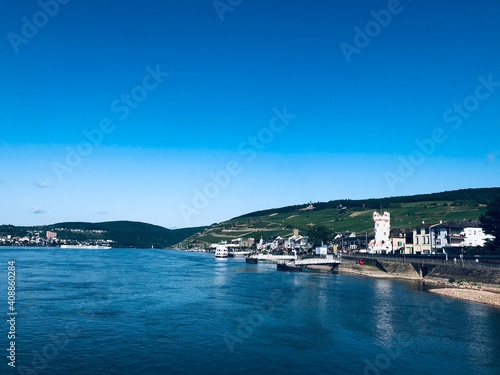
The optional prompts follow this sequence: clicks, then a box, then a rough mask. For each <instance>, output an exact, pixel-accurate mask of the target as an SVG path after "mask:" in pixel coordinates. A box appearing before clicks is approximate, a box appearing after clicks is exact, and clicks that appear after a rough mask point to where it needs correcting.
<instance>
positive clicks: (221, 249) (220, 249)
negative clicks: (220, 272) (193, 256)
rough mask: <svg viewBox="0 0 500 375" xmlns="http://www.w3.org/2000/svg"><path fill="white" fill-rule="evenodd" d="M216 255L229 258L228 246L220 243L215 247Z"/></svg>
mask: <svg viewBox="0 0 500 375" xmlns="http://www.w3.org/2000/svg"><path fill="white" fill-rule="evenodd" d="M215 257H216V258H227V257H229V251H228V250H227V247H226V246H223V245H219V246H217V247H216V248H215Z"/></svg>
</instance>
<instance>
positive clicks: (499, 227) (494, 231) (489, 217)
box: [479, 198, 500, 251]
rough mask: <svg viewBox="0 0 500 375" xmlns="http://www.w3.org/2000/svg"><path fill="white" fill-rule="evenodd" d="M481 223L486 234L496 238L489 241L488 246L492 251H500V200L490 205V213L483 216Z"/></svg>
mask: <svg viewBox="0 0 500 375" xmlns="http://www.w3.org/2000/svg"><path fill="white" fill-rule="evenodd" d="M479 221H480V222H481V227H482V228H483V230H484V231H485V232H486V233H488V234H491V235H492V236H495V239H494V240H492V241H489V243H488V244H487V245H486V246H487V247H488V248H489V249H490V250H496V251H498V250H500V198H497V199H496V200H495V201H493V202H492V203H491V204H490V205H489V207H488V211H486V212H485V213H484V215H481V217H480V218H479Z"/></svg>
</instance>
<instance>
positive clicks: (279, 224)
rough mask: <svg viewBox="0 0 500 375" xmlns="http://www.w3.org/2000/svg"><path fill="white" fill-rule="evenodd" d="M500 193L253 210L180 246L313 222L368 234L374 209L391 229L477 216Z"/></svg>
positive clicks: (287, 230) (281, 232) (280, 232)
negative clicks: (388, 217)
mask: <svg viewBox="0 0 500 375" xmlns="http://www.w3.org/2000/svg"><path fill="white" fill-rule="evenodd" d="M498 197H500V188H481V189H462V190H454V191H447V192H440V193H433V194H420V195H413V196H399V197H387V198H371V199H359V200H350V199H343V200H334V201H330V202H317V203H309V204H301V205H295V206H288V207H281V208H274V209H268V210H263V211H256V212H252V213H249V214H245V215H242V216H239V217H236V218H233V219H231V220H228V221H226V222H223V223H219V224H214V225H212V226H210V227H209V228H207V229H206V230H205V231H204V232H203V233H202V234H201V235H194V236H192V237H190V238H188V239H187V240H186V241H184V242H183V243H182V244H181V246H202V245H204V244H209V243H216V242H219V241H221V240H231V239H234V238H239V237H242V238H248V237H253V238H260V236H262V237H263V238H264V239H267V238H271V237H274V236H282V237H283V236H288V235H290V234H291V233H292V229H294V228H297V229H299V230H300V231H301V233H303V234H305V233H307V231H308V230H309V229H310V228H311V227H313V226H325V227H327V228H329V229H330V230H331V231H332V232H336V233H338V232H343V231H354V232H367V233H368V235H370V233H373V220H372V214H373V211H374V210H378V211H389V212H390V214H391V227H392V228H408V229H409V228H413V227H415V226H416V225H419V224H421V223H422V221H425V222H426V223H429V224H431V223H437V222H439V220H443V221H445V220H452V219H467V220H469V219H478V218H479V216H480V215H481V214H483V213H484V212H485V211H486V210H487V206H488V204H489V203H490V202H492V201H493V200H495V199H496V198H498Z"/></svg>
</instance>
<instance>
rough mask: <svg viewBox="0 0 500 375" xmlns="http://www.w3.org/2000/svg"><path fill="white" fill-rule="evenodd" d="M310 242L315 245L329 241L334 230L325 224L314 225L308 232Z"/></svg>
mask: <svg viewBox="0 0 500 375" xmlns="http://www.w3.org/2000/svg"><path fill="white" fill-rule="evenodd" d="M307 235H308V237H309V243H312V245H313V246H314V247H316V246H321V243H324V244H326V243H328V242H330V241H331V240H332V239H333V232H332V231H331V230H330V229H328V228H327V227H325V226H319V227H313V228H311V229H309V232H307Z"/></svg>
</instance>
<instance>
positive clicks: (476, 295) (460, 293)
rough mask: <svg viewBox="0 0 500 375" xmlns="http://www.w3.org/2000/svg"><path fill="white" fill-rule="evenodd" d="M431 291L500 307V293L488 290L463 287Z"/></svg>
mask: <svg viewBox="0 0 500 375" xmlns="http://www.w3.org/2000/svg"><path fill="white" fill-rule="evenodd" d="M429 292H431V293H434V294H439V295H441V296H446V297H452V298H458V299H461V300H465V301H471V302H477V303H484V304H487V305H490V306H494V307H497V308H500V294H499V293H493V292H487V291H485V290H475V289H461V288H439V289H431V290H429Z"/></svg>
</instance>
